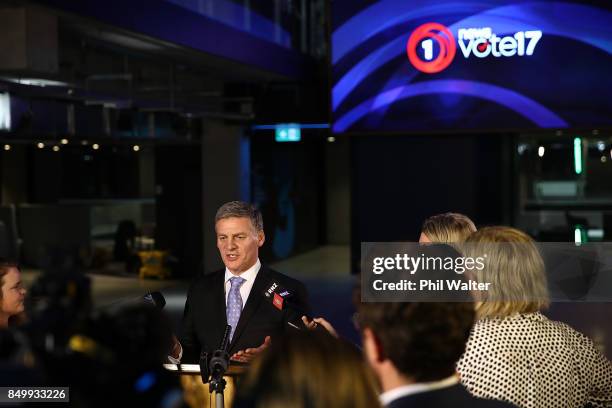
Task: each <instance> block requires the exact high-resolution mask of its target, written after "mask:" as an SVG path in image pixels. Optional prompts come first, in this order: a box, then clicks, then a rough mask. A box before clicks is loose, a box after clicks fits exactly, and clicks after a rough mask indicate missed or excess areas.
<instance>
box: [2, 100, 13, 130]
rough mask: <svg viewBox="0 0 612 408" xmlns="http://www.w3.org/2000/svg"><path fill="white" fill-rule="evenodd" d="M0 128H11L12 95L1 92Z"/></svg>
mask: <svg viewBox="0 0 612 408" xmlns="http://www.w3.org/2000/svg"><path fill="white" fill-rule="evenodd" d="M0 130H11V97H10V95H9V94H7V93H0Z"/></svg>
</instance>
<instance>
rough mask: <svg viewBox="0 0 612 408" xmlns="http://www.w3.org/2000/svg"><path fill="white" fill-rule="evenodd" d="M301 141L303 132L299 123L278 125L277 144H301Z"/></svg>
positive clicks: (276, 132)
mask: <svg viewBox="0 0 612 408" xmlns="http://www.w3.org/2000/svg"><path fill="white" fill-rule="evenodd" d="M301 139H302V132H301V130H300V125H298V124H297V123H284V124H280V125H276V131H275V140H276V141H277V142H299V141H300V140H301Z"/></svg>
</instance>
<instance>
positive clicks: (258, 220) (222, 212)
mask: <svg viewBox="0 0 612 408" xmlns="http://www.w3.org/2000/svg"><path fill="white" fill-rule="evenodd" d="M231 217H238V218H243V217H245V218H248V219H250V220H251V224H253V227H254V228H255V229H256V230H257V231H263V217H262V215H261V212H260V211H259V210H258V209H257V208H256V207H255V206H254V205H253V204H249V203H245V202H244V201H230V202H227V203H225V204H223V205H222V206H221V207H219V209H218V210H217V214H216V215H215V224H216V223H217V221H219V220H222V219H225V218H231Z"/></svg>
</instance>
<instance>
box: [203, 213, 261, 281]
mask: <svg viewBox="0 0 612 408" xmlns="http://www.w3.org/2000/svg"><path fill="white" fill-rule="evenodd" d="M215 231H216V232H217V248H219V254H221V259H222V260H223V263H224V264H225V267H226V268H227V269H229V270H230V272H232V273H233V274H235V275H239V274H241V273H242V272H244V271H246V270H247V269H249V268H250V267H251V266H253V265H255V262H257V257H258V255H259V247H260V246H262V245H263V243H264V241H265V236H264V232H263V231H257V230H256V229H255V227H254V226H253V224H252V223H251V220H250V219H249V218H247V217H230V218H223V219H221V220H219V221H217V224H215Z"/></svg>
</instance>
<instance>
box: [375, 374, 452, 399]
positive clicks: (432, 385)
mask: <svg viewBox="0 0 612 408" xmlns="http://www.w3.org/2000/svg"><path fill="white" fill-rule="evenodd" d="M455 384H459V377H458V376H457V375H454V374H453V375H451V376H450V377H448V378H445V379H443V380H440V381H432V382H427V383H414V384H408V385H403V386H401V387H397V388H394V389H392V390H389V391H386V392H383V393H382V394H380V402H381V403H382V405H383V406H387V405H389V404H390V403H391V402H393V401H395V400H397V399H400V398H403V397H405V396H407V395H413V394H419V393H421V392H427V391H434V390H439V389H441V388H446V387H451V386H453V385H455Z"/></svg>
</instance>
